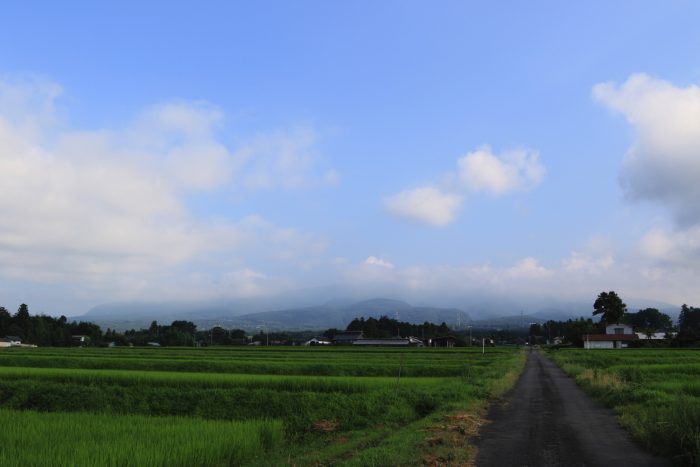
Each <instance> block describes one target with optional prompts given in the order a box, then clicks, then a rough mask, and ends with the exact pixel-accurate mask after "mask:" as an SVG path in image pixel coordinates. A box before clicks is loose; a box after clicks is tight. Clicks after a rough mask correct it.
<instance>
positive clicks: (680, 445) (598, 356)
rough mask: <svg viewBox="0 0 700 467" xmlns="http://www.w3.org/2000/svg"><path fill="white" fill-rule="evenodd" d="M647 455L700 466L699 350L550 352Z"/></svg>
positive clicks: (680, 463)
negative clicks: (629, 433) (648, 453)
mask: <svg viewBox="0 0 700 467" xmlns="http://www.w3.org/2000/svg"><path fill="white" fill-rule="evenodd" d="M549 355H550V356H551V357H552V358H553V359H554V361H555V362H557V364H558V365H559V366H561V367H562V368H563V369H564V371H566V372H567V373H568V374H569V375H571V376H573V377H574V378H576V381H577V382H578V384H579V385H580V386H582V387H583V389H584V390H586V391H587V392H588V393H589V394H591V395H592V396H594V397H595V398H597V399H599V400H601V401H602V402H603V403H605V404H606V405H608V406H609V407H611V408H612V409H614V410H615V412H616V413H617V414H618V416H619V420H620V423H621V424H622V426H623V427H625V428H626V429H627V430H628V431H630V432H631V433H632V435H633V436H634V437H635V438H637V439H638V440H639V441H640V442H641V443H643V444H644V445H645V446H646V447H647V448H648V449H649V450H651V451H652V452H656V453H657V454H660V455H663V456H665V457H670V458H672V459H673V460H674V461H675V463H676V464H678V465H696V466H700V350H680V349H625V350H582V349H576V350H574V349H566V350H560V351H552V352H549Z"/></svg>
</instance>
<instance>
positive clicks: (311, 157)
mask: <svg viewBox="0 0 700 467" xmlns="http://www.w3.org/2000/svg"><path fill="white" fill-rule="evenodd" d="M317 143H318V133H317V132H316V131H315V130H313V129H312V128H309V127H298V128H295V129H292V130H289V131H276V132H270V133H261V134H259V135H258V136H256V137H255V138H253V140H252V141H250V142H249V143H247V144H245V145H243V146H242V147H241V148H239V149H238V150H237V151H236V153H235V155H234V159H235V161H236V163H237V164H238V165H240V166H245V171H244V173H243V174H242V177H241V181H242V183H243V185H244V186H245V187H246V188H249V189H254V190H261V189H262V190H270V189H274V188H286V189H295V188H305V187H308V186H311V185H314V184H317V183H318V181H320V182H321V183H322V184H326V185H334V184H336V183H338V182H339V180H340V173H339V172H338V171H337V170H335V169H327V170H325V171H324V172H323V173H316V171H315V169H316V166H317V165H318V164H319V162H320V160H321V156H320V154H319V153H318V151H317V149H316V144H317Z"/></svg>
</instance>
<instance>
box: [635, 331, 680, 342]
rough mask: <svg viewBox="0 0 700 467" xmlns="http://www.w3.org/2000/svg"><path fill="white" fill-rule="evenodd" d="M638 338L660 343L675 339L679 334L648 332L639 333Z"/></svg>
mask: <svg viewBox="0 0 700 467" xmlns="http://www.w3.org/2000/svg"><path fill="white" fill-rule="evenodd" d="M636 334H637V337H638V338H639V339H640V340H643V339H647V340H652V341H660V340H664V339H669V338H670V339H673V338H674V337H676V335H677V334H678V333H677V332H652V333H650V334H647V333H646V332H637V333H636Z"/></svg>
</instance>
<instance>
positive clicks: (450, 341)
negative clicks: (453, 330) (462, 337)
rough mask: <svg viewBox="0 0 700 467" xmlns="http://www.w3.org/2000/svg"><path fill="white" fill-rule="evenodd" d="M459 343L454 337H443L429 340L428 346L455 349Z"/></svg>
mask: <svg viewBox="0 0 700 467" xmlns="http://www.w3.org/2000/svg"><path fill="white" fill-rule="evenodd" d="M456 343H457V338H456V337H454V336H443V337H434V338H432V339H428V345H429V346H430V347H450V348H451V347H454V346H455V344H456Z"/></svg>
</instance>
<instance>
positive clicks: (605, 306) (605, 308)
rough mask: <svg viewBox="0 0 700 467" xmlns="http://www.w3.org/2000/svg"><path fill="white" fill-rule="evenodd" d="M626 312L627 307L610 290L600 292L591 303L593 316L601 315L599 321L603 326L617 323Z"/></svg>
mask: <svg viewBox="0 0 700 467" xmlns="http://www.w3.org/2000/svg"><path fill="white" fill-rule="evenodd" d="M626 312H627V305H625V303H624V302H623V301H622V299H621V298H620V297H619V296H618V295H617V294H616V293H615V292H613V291H612V290H611V291H610V292H601V293H600V294H599V295H598V298H597V299H596V301H595V303H593V316H595V315H602V318H601V321H604V322H605V324H611V323H619V322H620V320H621V319H622V316H623V315H624V314H625V313H626Z"/></svg>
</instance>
